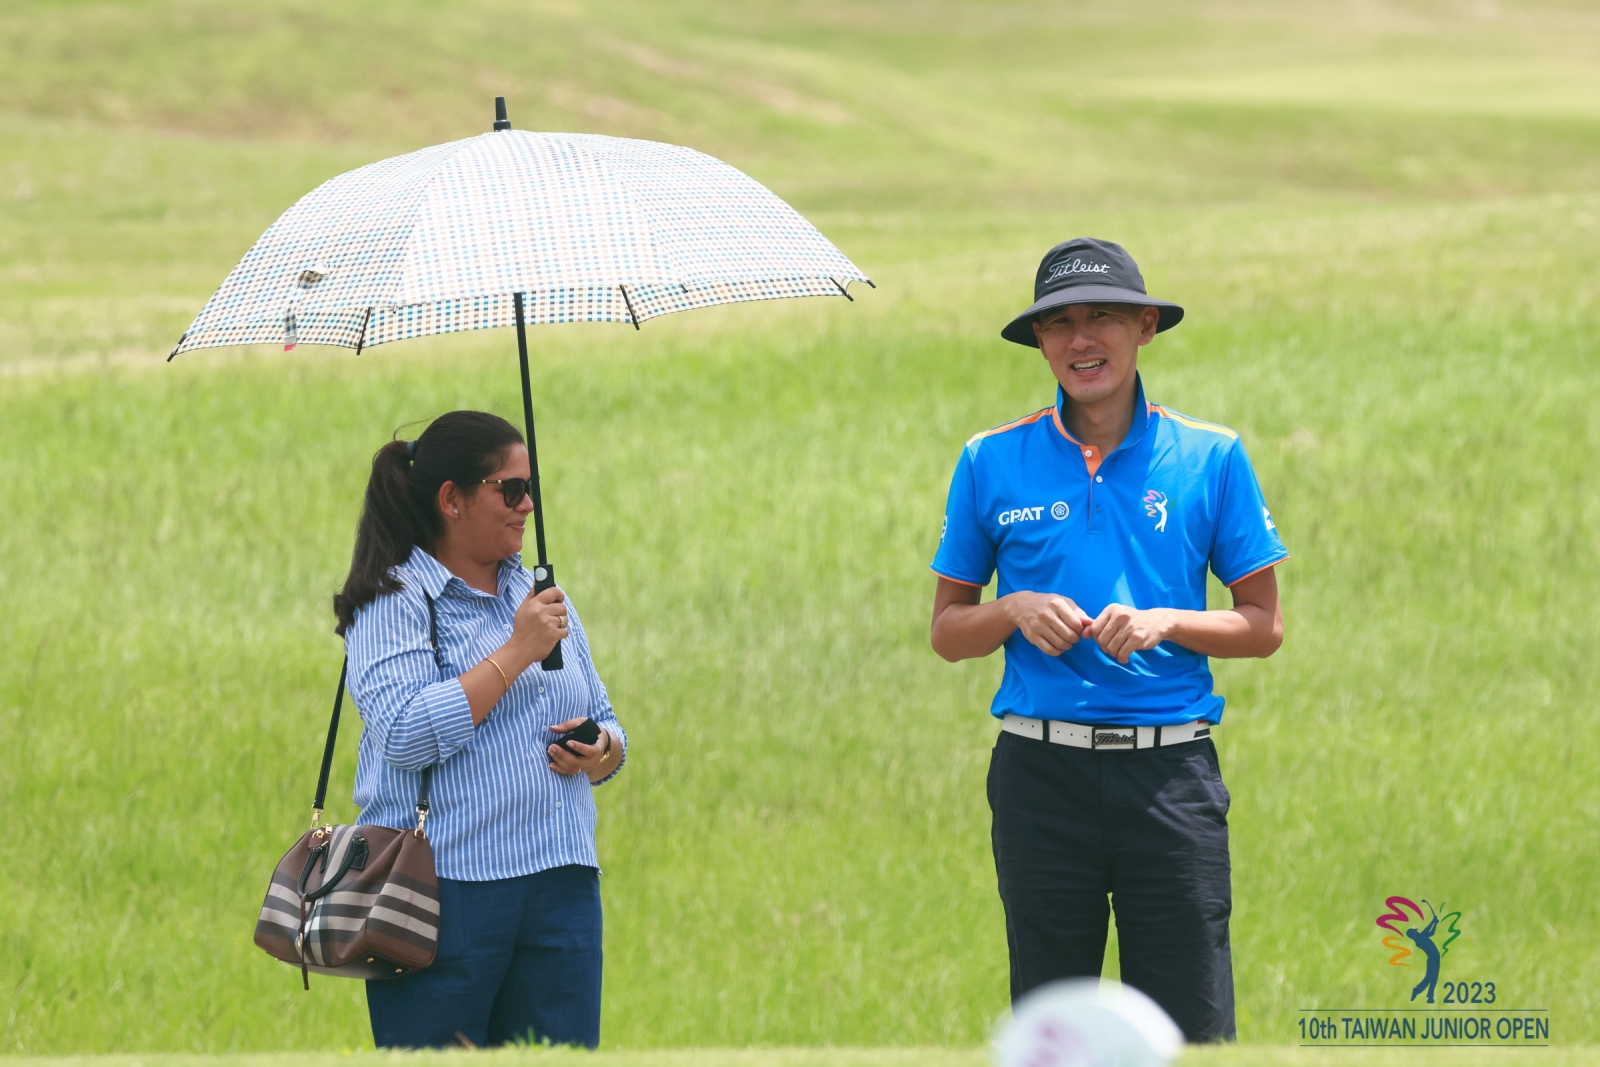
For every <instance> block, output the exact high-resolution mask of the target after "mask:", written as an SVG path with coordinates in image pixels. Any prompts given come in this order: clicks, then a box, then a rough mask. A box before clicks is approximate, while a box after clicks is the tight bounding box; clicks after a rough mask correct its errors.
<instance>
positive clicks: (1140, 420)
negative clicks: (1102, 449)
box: [1054, 371, 1150, 454]
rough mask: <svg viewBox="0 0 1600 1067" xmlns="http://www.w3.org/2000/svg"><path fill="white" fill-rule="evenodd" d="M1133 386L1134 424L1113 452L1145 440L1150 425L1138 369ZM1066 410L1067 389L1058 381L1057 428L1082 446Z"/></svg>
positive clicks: (1146, 402)
mask: <svg viewBox="0 0 1600 1067" xmlns="http://www.w3.org/2000/svg"><path fill="white" fill-rule="evenodd" d="M1133 386H1134V396H1133V424H1132V425H1131V426H1129V427H1128V434H1127V436H1126V437H1124V438H1123V439H1122V440H1121V442H1120V443H1118V445H1117V447H1116V448H1114V449H1112V450H1111V451H1112V452H1121V451H1123V450H1124V449H1128V448H1132V447H1133V446H1134V445H1136V444H1138V443H1139V442H1140V441H1142V440H1144V432H1145V430H1147V429H1148V428H1149V426H1150V403H1149V401H1147V400H1146V399H1145V398H1144V377H1143V376H1142V375H1140V374H1139V372H1138V371H1134V373H1133ZM1066 410H1067V391H1066V390H1065V389H1063V388H1062V387H1061V385H1060V384H1059V383H1058V384H1057V385H1056V410H1055V413H1054V418H1055V423H1056V429H1057V430H1060V431H1061V436H1062V437H1065V438H1066V439H1067V440H1069V441H1071V442H1072V443H1073V444H1075V445H1077V446H1078V447H1079V448H1082V447H1083V442H1082V441H1079V440H1078V439H1077V438H1076V437H1074V436H1072V433H1071V432H1070V431H1069V430H1068V429H1067V421H1066V418H1065V413H1066ZM1108 454H1109V453H1108Z"/></svg>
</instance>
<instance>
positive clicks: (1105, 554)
mask: <svg viewBox="0 0 1600 1067" xmlns="http://www.w3.org/2000/svg"><path fill="white" fill-rule="evenodd" d="M1182 318H1183V309H1182V308H1181V307H1179V306H1177V305H1176V304H1172V303H1168V302H1166V301H1162V300H1155V299H1152V298H1151V297H1150V296H1149V295H1147V294H1146V293H1145V286H1144V278H1143V277H1142V276H1141V275H1140V273H1139V269H1138V267H1137V266H1136V265H1135V264H1134V261H1133V259H1132V257H1130V256H1129V255H1128V253H1127V252H1126V251H1124V250H1123V249H1122V247H1121V246H1119V245H1115V244H1112V243H1111V242H1109V241H1099V240H1093V239H1088V238H1081V239H1078V240H1073V241H1067V242H1065V243H1063V244H1059V245H1057V246H1056V247H1055V248H1052V249H1051V250H1050V251H1049V252H1048V253H1047V254H1046V255H1045V257H1044V260H1043V261H1042V262H1041V263H1040V264H1039V271H1038V275H1037V277H1036V279H1035V283H1034V303H1033V305H1032V306H1031V307H1029V308H1028V309H1027V310H1026V311H1024V312H1023V313H1022V314H1020V315H1018V316H1017V317H1016V318H1015V319H1013V320H1012V321H1011V323H1010V324H1009V325H1007V326H1006V328H1005V329H1004V330H1003V331H1001V336H1002V337H1004V338H1005V339H1007V340H1009V341H1014V342H1016V343H1018V344H1024V345H1029V346H1031V347H1036V348H1038V349H1040V351H1041V353H1042V354H1043V356H1044V359H1045V362H1046V363H1047V364H1049V367H1050V370H1051V371H1052V372H1053V373H1054V375H1055V378H1056V381H1057V383H1058V388H1057V390H1056V403H1055V404H1053V405H1052V406H1050V407H1047V408H1044V409H1043V410H1040V411H1036V412H1034V413H1033V414H1031V415H1027V416H1025V417H1023V418H1021V419H1018V420H1016V421H1015V422H1011V423H1007V424H1006V425H1004V426H998V427H996V428H995V429H992V430H987V431H984V432H983V433H979V434H975V435H974V436H973V437H972V438H971V439H970V440H968V441H967V444H966V447H965V448H964V449H963V450H962V453H961V458H960V459H959V460H958V461H957V463H956V470H955V476H954V477H953V478H952V479H951V482H950V496H949V502H948V504H947V506H946V508H945V517H944V532H943V534H942V535H941V537H940V541H939V550H938V552H937V554H936V555H935V556H934V560H933V570H934V572H935V573H936V574H937V575H938V589H937V591H936V593H935V596H934V606H933V628H932V641H933V647H934V650H935V651H936V652H938V653H939V655H941V656H943V657H944V658H945V659H947V660H950V661H952V662H954V661H956V660H960V659H967V658H971V657H975V656H987V655H989V654H990V653H991V652H993V651H995V649H997V648H1000V647H1001V646H1004V647H1005V650H1006V665H1005V675H1004V677H1003V679H1002V681H1001V683H1000V689H999V691H998V692H996V693H995V696H994V701H993V703H992V705H991V708H990V710H991V712H992V714H993V715H994V716H995V717H996V718H998V719H1000V720H1002V725H1001V733H1000V736H999V739H998V740H997V741H996V743H995V748H994V753H993V757H992V759H991V763H990V767H989V785H988V792H989V805H990V808H991V809H992V811H993V813H994V821H993V828H992V840H993V845H994V857H995V869H996V872H997V873H998V875H999V883H1000V898H1001V900H1002V902H1003V903H1004V905H1005V912H1006V937H1007V940H1008V942H1009V945H1010V951H1011V996H1012V998H1013V999H1015V998H1017V997H1020V996H1021V995H1022V994H1024V993H1026V992H1027V991H1028V990H1030V989H1032V988H1034V987H1035V986H1038V985H1042V984H1043V983H1045V982H1049V981H1052V980H1054V979H1057V978H1069V977H1080V976H1097V975H1099V973H1100V967H1101V963H1102V961H1103V960H1104V957H1105V943H1106V924H1107V920H1108V918H1109V914H1110V910H1109V907H1108V903H1107V896H1108V895H1109V896H1110V898H1111V906H1114V907H1115V910H1116V921H1117V940H1118V944H1119V947H1120V951H1121V970H1122V980H1123V981H1125V982H1127V983H1128V984H1130V985H1132V986H1134V987H1136V988H1138V989H1141V990H1143V991H1144V992H1145V993H1148V994H1149V995H1150V996H1151V997H1153V998H1154V999H1155V1001H1156V1002H1157V1003H1158V1004H1160V1005H1161V1006H1162V1007H1163V1008H1165V1009H1166V1011H1167V1013H1168V1014H1169V1015H1171V1016H1172V1017H1173V1019H1174V1020H1175V1021H1176V1022H1177V1023H1178V1025H1179V1026H1180V1027H1181V1028H1182V1030H1183V1033H1184V1036H1185V1037H1186V1038H1187V1039H1188V1040H1190V1041H1221V1040H1229V1039H1231V1038H1232V1037H1233V1036H1234V1011H1233V963H1232V956H1231V952H1230V949H1229V944H1228V917H1229V913H1230V912H1231V910H1232V902H1233V892H1232V886H1231V882H1230V873H1229V871H1230V868H1229V859H1228V822H1227V815H1228V791H1227V789H1226V788H1225V787H1224V786H1223V784H1222V777H1221V772H1220V770H1219V768H1218V765H1217V753H1216V748H1215V747H1214V746H1213V745H1212V742H1211V737H1210V733H1211V728H1212V727H1213V726H1215V725H1216V724H1217V722H1218V721H1219V720H1220V719H1221V717H1222V706H1223V700H1222V698H1221V697H1220V696H1217V695H1216V694H1215V693H1213V692H1212V682H1211V671H1210V670H1209V668H1208V667H1207V658H1208V657H1210V656H1222V657H1242V656H1270V655H1271V654H1272V653H1273V652H1275V651H1276V650H1277V648H1278V646H1279V645H1280V644H1281V643H1282V640H1283V616H1282V614H1281V612H1280V611H1279V607H1278V583H1277V577H1276V574H1275V572H1274V570H1273V568H1274V567H1275V566H1276V565H1277V564H1279V563H1281V562H1283V561H1284V560H1285V559H1286V558H1288V552H1287V551H1286V550H1285V549H1284V546H1283V542H1282V541H1281V540H1279V538H1278V533H1277V529H1276V527H1275V526H1274V525H1273V522H1272V515H1271V513H1270V512H1269V511H1268V510H1267V506H1266V503H1265V501H1264V500H1263V499H1262V495H1261V487H1260V486H1259V484H1257V482H1256V477H1255V472H1254V471H1253V470H1252V469H1251V466H1250V459H1249V457H1248V456H1247V455H1246V454H1245V450H1244V444H1243V443H1242V442H1241V441H1240V440H1239V435H1238V434H1236V433H1235V432H1234V431H1232V430H1230V429H1227V428H1226V427H1223V426H1218V425H1216V424H1215V423H1209V422H1203V421H1201V420H1199V419H1193V418H1190V417H1188V416H1186V415H1180V414H1178V413H1177V412H1174V411H1171V410H1169V409H1167V408H1164V407H1162V406H1161V405H1159V404H1155V403H1152V402H1150V401H1149V400H1147V399H1146V397H1145V392H1144V385H1143V383H1142V382H1141V380H1140V378H1139V373H1138V355H1139V349H1140V348H1141V347H1143V346H1145V345H1147V344H1149V343H1150V342H1151V340H1153V339H1154V337H1155V335H1156V334H1157V333H1159V332H1161V331H1162V330H1166V329H1170V328H1171V327H1173V326H1176V325H1177V324H1178V322H1179V320H1181V319H1182ZM1208 569H1209V570H1210V571H1211V572H1212V573H1214V574H1216V576H1217V577H1218V578H1219V579H1220V580H1221V582H1222V583H1223V584H1224V585H1225V586H1227V587H1228V588H1229V590H1230V591H1231V593H1232V598H1233V607H1231V608H1228V609H1222V610H1214V611H1208V610H1206V571H1207V570H1208ZM996 572H998V576H999V582H998V589H997V592H996V597H995V599H994V600H991V601H989V602H988V603H982V602H981V601H982V592H983V589H984V587H985V586H987V585H988V583H989V580H990V578H991V577H992V576H994V575H995V574H996Z"/></svg>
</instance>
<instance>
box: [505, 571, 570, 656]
mask: <svg viewBox="0 0 1600 1067" xmlns="http://www.w3.org/2000/svg"><path fill="white" fill-rule="evenodd" d="M566 599H567V598H566V594H564V593H562V592H561V590H560V589H558V588H554V587H552V588H550V589H546V590H545V591H544V592H542V593H529V594H528V596H527V599H525V600H523V602H522V606H521V607H519V608H517V616H516V618H515V619H514V620H513V621H512V623H511V640H509V641H507V642H506V644H507V645H509V646H511V647H512V648H514V649H515V650H516V652H517V655H518V658H519V659H521V660H522V663H521V664H520V665H519V666H518V668H517V670H518V673H521V672H522V671H524V670H526V669H527V668H528V667H529V666H530V665H531V664H534V663H538V662H540V661H542V660H544V659H546V658H547V657H548V656H549V655H550V653H551V652H552V651H554V650H555V647H556V644H557V643H558V642H560V641H561V640H562V639H563V638H565V637H566V636H567V605H566Z"/></svg>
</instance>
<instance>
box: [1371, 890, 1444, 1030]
mask: <svg viewBox="0 0 1600 1067" xmlns="http://www.w3.org/2000/svg"><path fill="white" fill-rule="evenodd" d="M1383 903H1384V906H1385V907H1387V908H1388V909H1389V910H1388V911H1386V912H1384V913H1383V914H1382V915H1380V916H1378V925H1379V926H1381V927H1383V928H1384V929H1385V930H1387V931H1388V934H1387V935H1385V937H1384V939H1383V947H1384V948H1387V949H1390V950H1392V951H1393V952H1394V955H1393V956H1391V957H1389V966H1391V967H1410V966H1411V964H1410V963H1408V962H1407V961H1408V960H1410V959H1412V958H1414V956H1415V953H1413V952H1412V950H1411V947H1410V946H1409V945H1407V944H1406V942H1407V941H1409V942H1411V944H1412V945H1415V946H1416V949H1417V951H1418V952H1421V953H1422V957H1423V961H1424V963H1423V966H1424V971H1423V975H1422V980H1421V981H1419V982H1418V983H1417V984H1416V986H1415V987H1414V988H1413V989H1412V990H1411V999H1412V1000H1416V999H1417V997H1418V996H1419V995H1420V994H1422V993H1424V992H1426V993H1427V994H1428V1003H1429V1004H1432V1003H1433V994H1434V990H1435V989H1436V988H1437V987H1438V985H1439V966H1440V964H1441V963H1442V962H1443V960H1444V956H1445V953H1447V952H1449V951H1450V944H1451V942H1453V941H1455V939H1456V938H1458V937H1460V936H1461V931H1460V929H1459V928H1458V927H1457V926H1456V924H1457V923H1458V922H1459V921H1460V919H1461V913H1460V912H1459V911H1450V912H1445V913H1444V914H1442V915H1441V914H1440V913H1439V912H1438V911H1436V910H1435V909H1434V906H1433V905H1432V904H1429V903H1428V902H1427V900H1426V899H1424V900H1423V902H1422V907H1419V906H1418V905H1417V904H1416V902H1415V901H1413V900H1411V899H1409V898H1407V897H1390V898H1389V899H1388V900H1385V901H1384V902H1383ZM1423 907H1426V908H1427V909H1428V914H1427V916H1426V918H1427V922H1423V919H1424V915H1423V913H1422V908H1423ZM1412 916H1415V918H1412ZM1441 925H1442V926H1443V930H1441V929H1440V926H1441Z"/></svg>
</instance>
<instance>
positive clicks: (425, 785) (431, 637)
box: [417, 589, 445, 830]
mask: <svg viewBox="0 0 1600 1067" xmlns="http://www.w3.org/2000/svg"><path fill="white" fill-rule="evenodd" d="M422 595H423V596H424V597H425V598H427V601H428V643H429V644H430V645H432V646H433V663H434V666H436V667H438V668H439V675H440V676H441V677H443V676H444V674H445V668H444V653H442V652H440V651H439V609H438V608H436V607H434V604H433V597H431V596H429V595H428V591H427V590H426V589H424V590H423V591H422ZM432 787H433V768H432V767H424V768H422V781H421V783H420V784H419V785H418V786H417V829H418V830H421V829H422V824H423V823H425V822H427V821H428V793H429V791H430V790H431V789H432Z"/></svg>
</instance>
